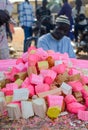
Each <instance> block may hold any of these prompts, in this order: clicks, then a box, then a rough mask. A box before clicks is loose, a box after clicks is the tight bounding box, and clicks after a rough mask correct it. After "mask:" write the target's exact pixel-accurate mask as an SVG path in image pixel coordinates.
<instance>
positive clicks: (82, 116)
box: [78, 110, 88, 121]
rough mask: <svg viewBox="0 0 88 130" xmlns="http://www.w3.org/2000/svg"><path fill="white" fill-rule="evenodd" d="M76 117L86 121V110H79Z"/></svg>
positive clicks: (87, 119) (87, 112)
mask: <svg viewBox="0 0 88 130" xmlns="http://www.w3.org/2000/svg"><path fill="white" fill-rule="evenodd" d="M78 119H80V120H82V121H88V111H83V110H79V111H78Z"/></svg>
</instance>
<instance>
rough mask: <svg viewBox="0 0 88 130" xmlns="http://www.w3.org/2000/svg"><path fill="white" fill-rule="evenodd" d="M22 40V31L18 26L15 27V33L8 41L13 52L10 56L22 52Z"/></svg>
mask: <svg viewBox="0 0 88 130" xmlns="http://www.w3.org/2000/svg"><path fill="white" fill-rule="evenodd" d="M23 41H24V33H23V30H22V29H21V28H20V27H16V28H15V33H14V34H13V41H12V42H11V43H9V46H10V48H11V50H13V52H14V53H12V54H11V58H18V57H20V56H21V55H22V53H23Z"/></svg>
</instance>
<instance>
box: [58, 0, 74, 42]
mask: <svg viewBox="0 0 88 130" xmlns="http://www.w3.org/2000/svg"><path fill="white" fill-rule="evenodd" d="M60 15H66V16H67V17H68V18H69V20H70V32H69V33H68V36H69V37H70V38H71V39H72V40H73V39H74V35H73V33H72V27H73V26H74V22H73V17H72V7H71V5H70V4H69V3H68V0H62V7H61V10H60V11H59V13H58V16H60Z"/></svg>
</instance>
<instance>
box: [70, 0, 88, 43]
mask: <svg viewBox="0 0 88 130" xmlns="http://www.w3.org/2000/svg"><path fill="white" fill-rule="evenodd" d="M72 15H73V19H74V22H75V40H76V41H78V31H79V30H81V31H82V30H84V28H85V27H86V26H87V20H86V16H85V6H83V4H82V1H81V0H76V1H75V7H74V8H73V9H72Z"/></svg>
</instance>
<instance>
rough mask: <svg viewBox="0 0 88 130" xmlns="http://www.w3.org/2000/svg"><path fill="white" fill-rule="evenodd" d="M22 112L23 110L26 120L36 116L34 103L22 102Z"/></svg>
mask: <svg viewBox="0 0 88 130" xmlns="http://www.w3.org/2000/svg"><path fill="white" fill-rule="evenodd" d="M21 110H22V117H23V118H25V119H28V118H29V117H32V116H34V112H33V107H32V102H30V101H21Z"/></svg>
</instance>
